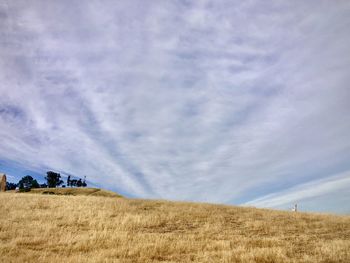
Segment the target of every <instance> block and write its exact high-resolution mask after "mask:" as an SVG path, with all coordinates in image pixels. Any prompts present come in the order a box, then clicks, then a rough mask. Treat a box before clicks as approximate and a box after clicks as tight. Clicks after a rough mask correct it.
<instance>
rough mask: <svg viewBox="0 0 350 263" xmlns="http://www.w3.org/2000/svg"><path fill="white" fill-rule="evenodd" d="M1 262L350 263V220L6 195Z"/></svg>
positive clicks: (1, 208) (0, 204) (1, 210)
mask: <svg viewBox="0 0 350 263" xmlns="http://www.w3.org/2000/svg"><path fill="white" fill-rule="evenodd" d="M0 261H1V262H61V263H62V262H126V263H127V262H265V263H267V262H350V217H347V216H332V215H316V214H305V213H292V212H281V211H271V210H262V209H254V208H242V207H231V206H223V205H209V204H195V203H180V202H166V201H147V200H132V199H125V198H106V197H94V196H64V195H39V194H30V193H29V194H16V193H2V194H0Z"/></svg>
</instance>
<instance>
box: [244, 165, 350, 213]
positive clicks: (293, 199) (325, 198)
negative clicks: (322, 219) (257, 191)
mask: <svg viewBox="0 0 350 263" xmlns="http://www.w3.org/2000/svg"><path fill="white" fill-rule="evenodd" d="M349 187H350V172H349V171H348V172H344V173H341V174H338V175H335V176H333V177H331V178H325V179H320V180H314V181H311V182H308V183H304V184H300V185H297V186H295V187H292V188H290V189H286V190H283V191H280V192H277V193H272V194H268V195H266V196H263V197H259V198H257V199H255V200H252V201H249V202H247V203H245V205H247V206H256V207H270V208H281V209H288V208H291V205H292V204H295V203H299V207H301V208H302V209H303V210H306V211H310V210H311V211H323V212H324V211H338V212H343V213H344V212H347V213H350V208H349V207H348V205H347V204H348V202H349V201H350V196H349V194H348V191H349Z"/></svg>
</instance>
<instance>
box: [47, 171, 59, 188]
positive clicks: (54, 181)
mask: <svg viewBox="0 0 350 263" xmlns="http://www.w3.org/2000/svg"><path fill="white" fill-rule="evenodd" d="M46 174H47V176H46V177H45V179H46V181H47V185H48V186H49V187H53V188H56V187H57V186H59V185H61V184H63V181H62V180H61V175H60V174H59V173H55V172H53V171H48V172H47V173H46Z"/></svg>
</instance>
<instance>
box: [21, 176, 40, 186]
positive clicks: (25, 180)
mask: <svg viewBox="0 0 350 263" xmlns="http://www.w3.org/2000/svg"><path fill="white" fill-rule="evenodd" d="M18 185H19V188H20V189H32V188H39V187H40V186H39V184H38V182H37V180H35V179H34V178H33V177H31V176H30V175H26V176H24V177H22V179H21V180H19V182H18Z"/></svg>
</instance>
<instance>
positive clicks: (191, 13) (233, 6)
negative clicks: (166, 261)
mask: <svg viewBox="0 0 350 263" xmlns="http://www.w3.org/2000/svg"><path fill="white" fill-rule="evenodd" d="M349 28H350V2H349V1H345V0H344V1H340V0H339V1H330V0H329V1H318V0H317V1H316V0H314V1H277V0H276V1H268V2H266V1H147V2H146V1H130V0H129V1H77V0H76V1H72V0H70V1H63V0H62V1H44V0H43V1H28V0H25V1H24V0H23V1H21V0H17V1H3V2H1V4H0V33H1V37H0V138H1V140H0V170H1V171H3V172H6V173H7V174H9V175H10V178H11V179H13V180H17V179H18V178H19V177H20V176H22V175H24V174H27V173H32V174H33V175H37V176H39V175H40V174H44V173H45V171H46V170H48V169H52V170H55V171H59V172H61V173H62V174H72V175H75V176H77V177H83V176H87V178H88V180H89V181H90V182H91V184H95V185H97V186H100V187H103V188H107V189H112V190H115V191H119V192H121V193H123V194H125V195H127V196H132V197H141V198H165V199H172V200H191V201H204V202H215V203H228V204H240V205H252V206H258V207H272V208H278V209H289V208H291V207H292V206H293V204H294V203H295V202H298V203H299V206H300V208H301V209H302V210H305V211H323V212H337V213H350V202H349V201H350V190H349V189H350V139H349V135H350V88H349V83H350V56H349V54H350V34H349V33H350V32H349Z"/></svg>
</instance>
